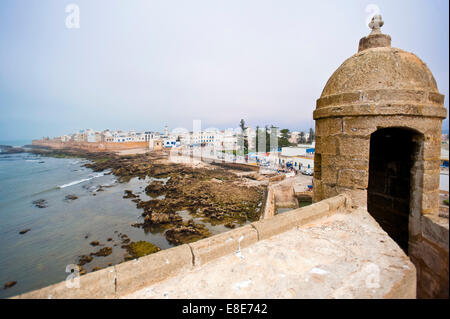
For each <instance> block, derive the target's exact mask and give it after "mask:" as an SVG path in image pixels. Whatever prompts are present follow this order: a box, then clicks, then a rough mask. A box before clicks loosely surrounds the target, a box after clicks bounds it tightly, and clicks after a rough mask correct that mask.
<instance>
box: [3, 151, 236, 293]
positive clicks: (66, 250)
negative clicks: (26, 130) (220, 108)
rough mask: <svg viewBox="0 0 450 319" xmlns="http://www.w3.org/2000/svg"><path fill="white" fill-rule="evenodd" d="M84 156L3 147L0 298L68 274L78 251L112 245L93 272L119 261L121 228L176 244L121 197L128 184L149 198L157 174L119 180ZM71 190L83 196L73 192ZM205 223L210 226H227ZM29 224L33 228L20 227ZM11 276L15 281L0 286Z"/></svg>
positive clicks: (141, 237)
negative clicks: (150, 226) (95, 167)
mask: <svg viewBox="0 0 450 319" xmlns="http://www.w3.org/2000/svg"><path fill="white" fill-rule="evenodd" d="M87 162H88V161H87V160H83V159H75V158H52V157H44V156H40V155H34V154H31V153H20V154H3V155H2V154H0V243H1V244H0V298H8V297H11V296H15V295H18V294H21V293H24V292H28V291H31V290H34V289H38V288H42V287H45V286H48V285H50V284H54V283H57V282H60V281H63V280H65V279H66V278H67V277H68V276H69V274H70V271H71V269H72V268H73V267H74V266H73V265H75V264H77V263H78V259H79V257H80V256H81V255H89V254H90V253H91V252H95V251H97V250H99V249H100V248H102V247H111V248H113V250H112V254H111V255H109V256H106V257H94V260H93V261H92V262H90V263H87V264H85V265H84V266H83V267H84V269H86V270H87V271H88V272H89V271H91V270H92V269H93V268H94V267H107V266H108V265H110V264H117V263H120V262H122V261H123V260H124V256H125V255H126V254H127V253H126V251H125V249H123V248H121V245H122V241H121V239H120V234H126V235H127V236H128V237H129V238H130V239H131V241H139V240H144V241H148V242H151V243H153V244H155V245H157V246H158V247H160V248H161V249H167V248H170V247H172V246H173V245H171V244H170V243H169V242H168V241H167V240H166V238H165V237H164V235H163V231H162V230H155V231H154V232H151V231H148V230H146V231H144V230H143V229H142V228H136V227H133V226H131V225H132V224H134V223H136V222H142V217H141V214H142V212H143V210H142V209H138V208H136V204H135V203H134V202H133V201H132V200H131V199H127V198H123V196H124V192H125V190H132V191H133V193H134V194H137V195H139V196H140V198H141V199H142V200H150V199H151V197H149V196H147V195H146V194H145V191H144V189H145V187H146V185H148V183H149V182H151V180H152V179H153V178H148V177H147V178H146V179H145V180H144V179H138V178H133V179H131V180H130V181H129V182H126V183H120V182H118V180H117V179H116V177H115V176H114V175H112V174H110V172H109V171H107V170H106V171H104V172H93V171H92V170H91V169H89V168H86V167H83V165H84V164H85V163H87ZM67 195H75V196H77V197H78V199H75V200H68V199H66V196H67ZM163 197H164V196H160V197H159V198H158V199H160V200H164V198H163ZM40 199H44V200H45V201H46V202H47V205H48V206H47V207H46V208H38V207H36V206H35V205H34V204H33V201H36V200H40ZM179 213H180V215H181V216H182V217H183V219H184V220H188V219H190V218H191V217H190V215H189V214H188V213H187V212H184V211H181V212H179ZM194 220H195V221H196V222H200V221H199V220H198V219H194ZM205 225H206V226H207V227H208V228H209V229H210V231H211V233H212V234H217V233H221V232H224V231H227V230H229V229H227V228H225V227H224V226H221V225H219V226H212V225H210V224H205ZM25 229H30V231H28V232H27V233H25V234H22V235H21V234H19V232H20V231H22V230H25ZM86 237H87V238H86ZM109 238H111V239H112V240H111V241H108V239H109ZM92 241H99V242H100V244H101V246H97V247H93V246H91V245H90V243H91V242H92ZM10 281H16V282H17V283H16V284H15V285H14V286H12V287H11V288H8V289H3V285H4V284H5V283H7V282H10Z"/></svg>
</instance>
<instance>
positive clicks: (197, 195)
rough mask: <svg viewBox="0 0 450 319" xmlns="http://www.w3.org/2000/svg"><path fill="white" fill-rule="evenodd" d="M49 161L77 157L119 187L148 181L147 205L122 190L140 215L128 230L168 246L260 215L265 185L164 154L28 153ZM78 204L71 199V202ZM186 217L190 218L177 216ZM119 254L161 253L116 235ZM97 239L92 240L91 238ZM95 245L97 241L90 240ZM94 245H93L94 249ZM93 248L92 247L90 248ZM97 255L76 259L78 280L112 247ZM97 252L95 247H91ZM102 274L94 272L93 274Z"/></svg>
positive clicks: (149, 245)
mask: <svg viewBox="0 0 450 319" xmlns="http://www.w3.org/2000/svg"><path fill="white" fill-rule="evenodd" d="M29 152H30V153H33V154H39V155H42V156H47V157H56V158H65V157H72V158H73V157H75V158H84V159H87V160H89V161H90V162H89V163H86V164H84V165H83V166H85V167H87V168H90V169H92V170H93V171H95V172H102V171H104V170H110V172H111V174H114V175H115V176H116V177H117V179H118V181H119V182H128V181H130V180H131V179H132V178H135V177H137V178H139V179H145V180H149V183H148V185H147V186H146V188H145V193H146V195H148V196H149V197H150V198H151V199H150V200H146V199H142V198H141V196H140V195H139V194H134V193H133V191H132V190H126V191H125V193H124V194H123V198H127V199H130V200H131V201H133V202H134V203H135V204H136V208H137V209H142V210H143V212H142V214H141V220H140V221H139V222H137V223H135V224H133V225H132V226H134V227H137V228H142V229H143V231H145V232H148V231H150V232H160V233H161V234H162V235H163V236H165V238H166V239H167V241H168V242H169V243H170V244H172V245H180V244H184V243H190V242H194V241H196V240H199V239H202V238H206V237H209V236H211V232H210V230H209V229H208V227H206V226H205V224H210V225H212V226H216V225H223V226H224V227H228V228H230V229H231V228H234V227H237V226H240V225H243V224H245V223H246V222H251V221H256V220H258V219H259V216H260V214H261V212H262V210H263V204H262V203H263V202H264V199H265V195H266V184H264V182H261V183H260V184H258V185H253V184H252V185H251V186H250V185H249V183H248V180H254V178H253V177H250V178H247V177H246V176H245V175H244V176H243V175H241V174H238V172H236V171H233V170H231V169H227V168H222V167H219V166H214V165H208V166H209V167H201V168H198V167H190V166H189V165H185V164H178V163H172V162H169V161H168V158H167V154H165V153H164V152H151V153H150V152H148V153H145V154H136V155H126V156H123V155H122V156H120V155H117V154H115V153H109V152H100V153H99V152H96V153H90V152H88V151H85V150H78V149H64V150H55V149H45V148H33V149H31V150H30V151H29ZM73 199H76V198H74V197H71V198H70V200H73ZM180 212H185V213H186V212H187V214H188V216H189V218H188V219H187V218H186V214H183V215H184V218H183V217H182V216H181V214H180ZM117 236H119V240H120V241H121V246H120V247H121V248H123V249H125V250H126V252H127V253H126V254H125V255H124V257H123V261H127V260H130V259H134V258H138V257H142V256H144V255H148V254H151V253H154V252H157V251H159V250H160V248H159V247H157V246H156V245H154V244H152V243H149V242H144V241H138V242H132V241H131V240H130V238H128V236H127V235H126V234H117ZM93 237H95V235H94V236H93ZM94 239H95V238H94ZM94 242H96V243H97V244H99V243H98V241H93V242H92V243H94ZM92 243H91V245H92ZM107 244H108V243H105V244H101V245H100V246H104V247H103V248H101V249H100V250H98V251H94V252H90V253H89V254H85V255H82V256H79V260H78V265H79V267H80V274H85V273H86V272H87V271H86V270H85V269H84V268H83V266H84V265H86V264H88V263H89V262H91V261H92V260H93V258H95V257H104V256H108V255H109V254H111V252H112V249H113V247H114V246H116V245H120V244H114V245H113V247H108V246H106V245H107ZM92 246H96V245H92ZM98 269H101V267H95V268H94V269H93V270H92V271H95V270H98Z"/></svg>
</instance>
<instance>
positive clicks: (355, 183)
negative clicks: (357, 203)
mask: <svg viewBox="0 0 450 319" xmlns="http://www.w3.org/2000/svg"><path fill="white" fill-rule="evenodd" d="M337 184H338V185H339V186H342V187H348V188H367V186H368V184H369V176H368V174H367V171H366V170H356V169H341V170H339V172H338V182H337Z"/></svg>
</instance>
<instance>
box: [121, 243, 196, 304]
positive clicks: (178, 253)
mask: <svg viewBox="0 0 450 319" xmlns="http://www.w3.org/2000/svg"><path fill="white" fill-rule="evenodd" d="M192 259H193V257H192V252H191V249H190V248H189V246H188V245H181V246H177V247H173V248H170V249H166V250H162V251H160V252H157V253H154V254H151V255H148V256H144V257H141V258H139V259H137V260H130V261H127V262H125V263H122V264H119V265H116V266H115V267H116V272H117V295H119V296H121V295H123V294H127V293H131V292H134V291H136V290H139V289H142V288H144V287H147V286H149V285H151V284H154V283H156V282H159V281H162V280H164V279H166V278H168V277H170V276H174V275H176V274H177V273H179V272H180V271H182V270H187V269H191V268H192V267H193V263H192Z"/></svg>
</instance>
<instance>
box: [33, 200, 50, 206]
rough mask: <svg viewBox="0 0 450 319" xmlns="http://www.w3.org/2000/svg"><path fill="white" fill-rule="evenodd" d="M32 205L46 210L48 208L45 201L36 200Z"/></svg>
mask: <svg viewBox="0 0 450 319" xmlns="http://www.w3.org/2000/svg"><path fill="white" fill-rule="evenodd" d="M33 205H34V206H36V207H39V208H46V207H48V203H47V201H46V200H45V199H42V198H41V199H37V200H35V201H33Z"/></svg>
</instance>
